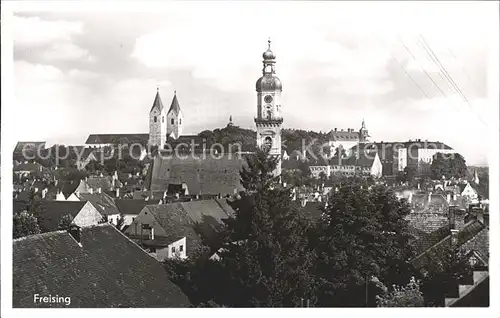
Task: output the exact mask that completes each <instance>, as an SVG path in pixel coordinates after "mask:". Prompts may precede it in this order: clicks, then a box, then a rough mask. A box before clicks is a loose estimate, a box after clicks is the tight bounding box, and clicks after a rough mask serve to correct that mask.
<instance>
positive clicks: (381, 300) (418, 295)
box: [377, 277, 424, 307]
mask: <svg viewBox="0 0 500 318" xmlns="http://www.w3.org/2000/svg"><path fill="white" fill-rule="evenodd" d="M384 287H385V286H384ZM385 289H386V290H387V287H385ZM423 305H424V296H423V294H422V292H421V291H420V283H419V282H418V281H416V280H415V277H412V278H411V279H410V282H409V283H408V285H406V286H401V287H400V286H396V285H394V286H393V289H392V291H391V292H385V293H383V294H382V295H381V296H378V295H377V307H422V306H423Z"/></svg>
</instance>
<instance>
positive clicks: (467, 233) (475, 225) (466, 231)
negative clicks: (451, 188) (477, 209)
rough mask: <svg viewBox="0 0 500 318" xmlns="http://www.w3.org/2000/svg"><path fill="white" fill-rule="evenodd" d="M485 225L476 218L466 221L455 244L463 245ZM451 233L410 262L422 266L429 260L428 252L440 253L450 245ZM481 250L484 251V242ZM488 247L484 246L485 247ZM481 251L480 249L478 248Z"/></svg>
mask: <svg viewBox="0 0 500 318" xmlns="http://www.w3.org/2000/svg"><path fill="white" fill-rule="evenodd" d="M484 228H485V226H484V225H483V224H482V223H481V222H479V221H476V220H472V221H470V222H468V223H467V224H466V225H465V226H464V228H463V229H462V230H460V231H459V232H458V234H457V241H458V242H457V246H461V247H463V245H464V244H465V243H467V242H469V241H470V240H471V239H473V238H474V237H476V236H477V235H478V234H479V233H480V232H482V231H483V229H484ZM451 239H452V237H451V235H450V234H449V235H448V236H446V237H445V238H443V239H442V240H441V241H439V242H438V243H436V244H434V245H433V246H431V247H430V248H428V249H427V250H426V251H424V252H422V253H421V254H419V255H418V256H417V257H415V258H414V259H413V260H412V261H411V262H412V264H413V265H414V266H416V267H420V266H423V265H424V264H425V263H426V262H428V261H430V260H429V259H428V255H429V254H430V253H433V254H436V255H441V254H442V253H441V252H442V251H444V250H446V249H448V248H449V247H450V245H451ZM482 245H483V249H482V251H484V250H485V249H484V243H483V244H482ZM487 248H488V247H486V249H487ZM480 252H481V250H480Z"/></svg>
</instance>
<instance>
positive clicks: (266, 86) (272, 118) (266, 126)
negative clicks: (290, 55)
mask: <svg viewBox="0 0 500 318" xmlns="http://www.w3.org/2000/svg"><path fill="white" fill-rule="evenodd" d="M262 57H263V59H264V60H263V68H262V76H261V77H260V78H259V79H258V80H257V83H256V85H255V86H256V87H255V89H256V91H257V117H255V125H256V128H257V146H258V147H265V148H267V149H268V151H269V154H270V155H271V156H277V157H278V158H281V126H282V124H283V117H282V113H281V112H282V110H281V91H282V84H281V81H280V80H279V78H278V77H277V76H276V70H275V64H276V55H275V54H274V53H273V52H272V51H271V40H269V41H268V48H267V51H265V52H264V54H263V55H262ZM182 128H183V116H182V111H181V109H180V107H179V102H178V101H177V95H176V94H174V98H173V100H172V104H171V106H170V108H169V110H168V111H166V110H165V108H164V107H163V104H162V102H161V99H160V93H159V92H158V91H157V92H156V97H155V100H154V102H153V107H152V108H151V111H150V112H149V144H150V145H156V146H159V147H162V146H163V145H165V143H166V142H167V136H169V137H171V138H174V139H177V138H179V137H180V136H181V134H182ZM276 171H277V172H278V173H279V172H280V171H281V160H279V161H278V167H277V168H276Z"/></svg>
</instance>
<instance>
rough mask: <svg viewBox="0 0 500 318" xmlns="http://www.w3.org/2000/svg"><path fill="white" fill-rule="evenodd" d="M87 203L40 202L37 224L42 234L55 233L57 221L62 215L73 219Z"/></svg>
mask: <svg viewBox="0 0 500 318" xmlns="http://www.w3.org/2000/svg"><path fill="white" fill-rule="evenodd" d="M86 203H87V202H81V201H42V202H41V206H40V207H41V212H40V218H39V219H38V223H39V224H40V230H41V231H42V232H51V231H57V230H58V229H59V228H58V225H59V221H60V220H61V218H62V217H63V216H64V215H67V214H70V215H71V216H72V217H73V218H74V217H75V216H77V215H78V213H79V212H80V211H81V210H82V208H83V206H84V205H85V204H86Z"/></svg>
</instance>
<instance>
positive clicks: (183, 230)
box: [125, 203, 202, 254]
mask: <svg viewBox="0 0 500 318" xmlns="http://www.w3.org/2000/svg"><path fill="white" fill-rule="evenodd" d="M142 212H144V213H149V214H150V215H152V216H153V217H154V219H155V220H156V222H158V224H159V225H160V226H161V227H162V228H163V229H164V230H165V233H166V234H165V235H162V236H160V235H158V234H156V235H155V239H154V240H152V241H149V242H144V241H143V243H146V244H147V245H148V246H161V245H163V246H167V245H169V244H171V243H173V242H175V241H178V240H180V239H181V238H183V237H186V244H187V248H186V251H187V252H188V253H189V254H191V253H193V254H196V253H197V251H199V250H200V249H201V246H202V240H201V237H200V236H199V235H198V233H197V232H196V229H195V224H194V222H193V221H192V220H191V218H190V217H189V215H188V214H187V213H186V211H185V210H184V209H183V208H182V206H181V205H180V203H170V204H157V205H147V206H145V207H144V209H143V210H142V211H141V213H142ZM139 223H140V218H136V219H135V220H134V222H133V223H132V224H131V225H130V226H129V228H127V230H126V231H125V233H126V234H127V235H129V236H130V237H132V238H137V235H139V232H137V233H136V231H140V230H138V228H137V227H136V225H138V226H139V228H140V226H141V225H140V224H139Z"/></svg>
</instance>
